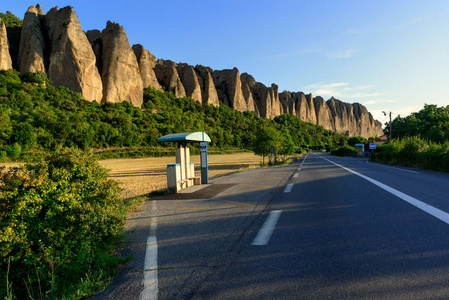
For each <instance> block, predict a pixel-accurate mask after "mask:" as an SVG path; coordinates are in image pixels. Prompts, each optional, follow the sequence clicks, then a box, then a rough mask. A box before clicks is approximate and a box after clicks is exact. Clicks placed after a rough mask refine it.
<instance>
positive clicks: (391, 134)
mask: <svg viewBox="0 0 449 300" xmlns="http://www.w3.org/2000/svg"><path fill="white" fill-rule="evenodd" d="M383 113H384V116H387V113H386V112H384V111H383ZM392 136H393V124H392V123H391V111H390V142H391V138H392Z"/></svg>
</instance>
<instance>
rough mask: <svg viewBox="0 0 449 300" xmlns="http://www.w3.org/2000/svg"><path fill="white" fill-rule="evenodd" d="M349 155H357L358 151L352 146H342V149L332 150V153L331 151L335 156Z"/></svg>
mask: <svg viewBox="0 0 449 300" xmlns="http://www.w3.org/2000/svg"><path fill="white" fill-rule="evenodd" d="M348 153H351V154H353V155H357V153H358V150H357V149H356V148H354V147H351V146H342V147H338V148H335V149H332V151H331V154H332V155H335V156H344V155H348Z"/></svg>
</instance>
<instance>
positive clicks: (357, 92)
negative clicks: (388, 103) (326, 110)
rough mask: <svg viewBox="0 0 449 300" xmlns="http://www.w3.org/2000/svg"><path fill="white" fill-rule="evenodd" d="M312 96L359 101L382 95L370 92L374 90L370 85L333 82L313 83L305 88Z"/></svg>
mask: <svg viewBox="0 0 449 300" xmlns="http://www.w3.org/2000/svg"><path fill="white" fill-rule="evenodd" d="M305 89H306V90H307V91H310V92H311V93H312V94H313V95H316V96H321V97H323V98H330V97H335V98H338V99H341V100H343V101H344V99H355V98H357V99H360V101H362V100H363V98H373V97H380V96H382V95H383V94H382V93H379V92H376V91H370V90H371V89H374V86H372V85H359V86H351V84H350V83H349V82H334V83H322V82H320V83H315V84H311V85H308V86H306V87H305Z"/></svg>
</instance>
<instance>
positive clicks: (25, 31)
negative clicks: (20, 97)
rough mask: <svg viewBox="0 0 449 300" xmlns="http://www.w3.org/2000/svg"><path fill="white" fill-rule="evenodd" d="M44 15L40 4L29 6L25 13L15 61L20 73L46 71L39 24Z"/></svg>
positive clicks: (42, 37) (42, 38)
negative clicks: (16, 60)
mask: <svg viewBox="0 0 449 300" xmlns="http://www.w3.org/2000/svg"><path fill="white" fill-rule="evenodd" d="M44 15H45V13H44V11H43V10H42V8H41V7H40V5H37V7H34V6H30V7H29V8H28V11H27V12H26V13H25V17H24V18H23V26H22V32H21V35H20V45H19V54H18V62H17V65H18V68H19V72H20V73H25V72H45V71H46V67H45V66H46V65H48V62H45V61H44V59H45V58H44V52H45V50H46V46H45V40H44V36H43V35H42V25H41V21H42V20H43V17H44Z"/></svg>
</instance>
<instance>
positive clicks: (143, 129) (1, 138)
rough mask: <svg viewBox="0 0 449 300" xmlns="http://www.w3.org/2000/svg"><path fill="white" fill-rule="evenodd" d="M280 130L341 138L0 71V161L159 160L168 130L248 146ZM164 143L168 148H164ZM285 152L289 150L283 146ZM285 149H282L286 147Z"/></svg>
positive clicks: (313, 144)
mask: <svg viewBox="0 0 449 300" xmlns="http://www.w3.org/2000/svg"><path fill="white" fill-rule="evenodd" d="M261 128H264V129H265V130H270V131H272V132H273V131H274V132H279V133H281V134H282V136H284V137H286V138H287V141H288V143H290V142H293V144H294V146H297V147H303V148H305V147H310V148H314V149H321V148H326V147H327V148H329V147H330V145H331V144H332V142H333V143H334V145H335V144H338V143H340V144H341V143H342V136H341V135H337V134H335V133H332V132H331V131H328V130H324V129H323V128H322V127H320V126H316V125H313V124H310V123H305V122H303V121H301V120H299V119H298V118H296V117H294V116H291V115H282V116H279V117H277V118H275V119H274V120H268V119H264V118H259V117H257V116H256V114H255V113H252V112H243V113H242V112H239V111H236V110H233V109H231V108H229V107H227V106H225V105H221V106H220V107H214V106H212V105H201V104H200V103H199V102H197V101H194V100H192V99H191V98H181V99H180V98H176V97H175V96H174V95H173V94H172V93H169V92H158V91H155V90H153V89H149V88H148V89H145V92H144V102H143V106H142V108H137V107H134V106H132V105H131V104H129V103H126V102H124V103H105V104H98V103H96V102H88V101H86V100H84V99H82V97H81V95H80V94H78V93H75V92H72V91H70V90H69V89H67V88H64V87H58V88H55V87H53V86H51V85H50V83H49V81H48V79H47V77H46V74H44V73H25V74H23V75H20V74H19V73H18V72H16V71H14V70H6V71H5V70H3V71H0V158H1V159H3V160H5V159H6V158H13V159H24V158H25V159H26V158H28V157H33V156H34V157H36V156H37V157H39V154H40V153H49V152H54V151H56V150H58V149H61V148H64V147H73V148H79V149H88V148H94V149H103V148H111V147H115V148H122V147H134V148H133V149H136V148H139V147H144V148H145V149H146V150H145V151H140V152H139V155H152V154H154V155H163V154H164V151H163V150H162V148H161V146H160V145H158V143H157V142H156V139H157V138H159V137H160V136H162V135H165V134H169V133H174V132H193V131H205V132H207V133H208V134H209V136H210V137H211V139H212V143H211V145H210V146H211V147H212V148H214V147H218V148H238V149H252V148H253V145H254V141H255V137H256V133H257V132H258V130H259V129H261ZM165 146H170V145H165ZM289 147H290V149H291V145H290V146H289ZM284 148H285V147H284Z"/></svg>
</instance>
